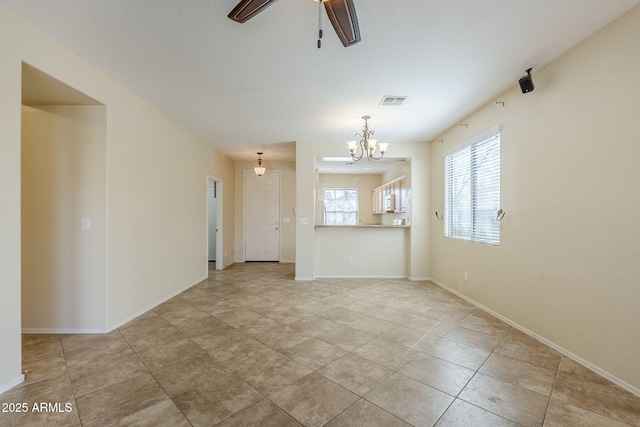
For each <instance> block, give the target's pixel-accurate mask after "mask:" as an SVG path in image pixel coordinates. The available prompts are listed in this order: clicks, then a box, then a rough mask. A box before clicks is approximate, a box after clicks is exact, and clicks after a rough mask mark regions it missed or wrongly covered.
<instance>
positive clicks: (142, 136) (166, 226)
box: [0, 6, 235, 392]
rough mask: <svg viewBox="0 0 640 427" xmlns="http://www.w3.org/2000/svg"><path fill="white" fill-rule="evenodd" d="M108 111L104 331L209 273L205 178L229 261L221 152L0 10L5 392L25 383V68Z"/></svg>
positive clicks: (226, 174)
mask: <svg viewBox="0 0 640 427" xmlns="http://www.w3.org/2000/svg"><path fill="white" fill-rule="evenodd" d="M23 62H26V63H28V64H30V65H32V66H33V67H35V68H37V69H39V70H41V71H42V72H44V73H46V74H49V75H50V76H52V77H54V78H56V79H57V80H59V81H61V82H62V83H64V84H66V85H68V86H70V87H72V88H74V89H76V90H77V91H79V92H82V93H84V94H86V95H87V96H89V97H91V98H93V99H95V100H97V101H99V102H100V103H102V104H103V105H105V106H106V108H107V126H106V134H107V145H106V155H107V165H106V177H107V178H106V179H107V182H106V194H107V197H106V198H107V205H106V213H105V217H106V230H107V237H106V249H105V250H106V261H105V262H106V293H105V295H104V298H105V299H106V307H105V310H106V321H105V323H106V327H107V329H109V330H110V329H113V328H115V327H117V326H119V325H121V324H123V323H125V322H127V321H128V320H130V319H131V318H133V317H135V316H136V315H138V314H141V313H143V312H144V311H146V310H148V309H149V308H151V307H153V306H155V305H156V304H158V303H160V302H162V301H163V300H165V299H167V298H169V297H171V296H172V295H175V294H177V293H179V292H180V291H182V290H183V289H186V288H188V287H190V286H192V285H193V284H195V283H197V282H198V281H200V280H202V279H204V278H205V277H206V276H207V267H208V266H207V264H208V263H207V233H206V229H207V207H206V204H207V176H214V177H216V178H218V179H221V180H223V183H224V188H225V193H224V200H223V203H224V207H223V209H224V221H225V224H224V239H225V240H224V248H225V252H227V253H228V254H229V256H228V257H225V260H224V261H225V264H226V263H230V262H232V260H233V252H234V250H233V244H234V237H233V232H234V228H233V227H234V220H233V217H234V192H233V188H234V186H235V180H234V165H233V162H232V161H231V160H230V159H229V158H228V157H227V156H225V155H224V154H222V153H220V152H218V151H217V150H216V149H214V148H213V147H212V146H211V145H209V144H207V143H206V142H205V141H203V140H202V139H200V138H199V137H198V136H196V135H194V134H193V133H191V132H190V131H188V130H187V129H186V128H184V127H183V126H182V125H181V124H179V123H177V122H176V121H175V120H173V119H171V118H170V117H168V116H166V115H165V114H163V113H162V112H160V111H158V110H157V109H156V108H155V107H153V106H152V105H151V104H149V103H148V102H146V101H145V100H143V99H140V98H139V97H137V96H136V95H135V94H133V93H132V92H130V91H129V90H127V89H126V88H124V87H123V86H122V85H120V84H119V83H117V82H115V81H114V80H112V79H111V78H110V77H108V76H107V75H105V74H104V73H102V72H101V71H100V70H98V69H96V68H95V67H94V66H92V65H91V64H89V63H87V62H86V61H84V60H83V59H82V58H81V57H80V56H79V55H77V54H76V53H75V52H72V51H71V50H69V49H67V48H65V47H63V46H61V45H60V44H58V43H57V42H55V41H53V40H52V39H51V38H49V37H48V36H47V35H45V34H43V33H42V32H40V31H39V30H37V29H35V28H34V27H32V26H31V25H29V24H28V23H26V22H25V21H24V20H22V19H21V18H20V17H18V16H17V15H15V14H14V13H12V12H10V11H8V10H7V9H6V8H4V7H3V6H0V141H1V143H0V235H1V236H2V238H1V239H0V283H1V284H2V286H0V342H2V351H1V352H0V392H3V391H5V390H6V389H8V388H10V387H12V386H14V385H16V384H18V383H19V382H21V381H22V379H23V377H22V374H21V372H22V369H21V365H22V363H21V362H22V361H21V311H20V306H21V297H20V292H21V272H20V265H21V256H20V251H21V249H20V245H21V243H20V240H21V236H20V230H21V219H20V203H21V202H20V187H21V180H20V147H21V138H20V126H21V120H20V114H21V87H22V85H21V75H22V63H23Z"/></svg>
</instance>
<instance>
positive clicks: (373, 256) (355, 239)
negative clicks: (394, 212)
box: [315, 227, 409, 278]
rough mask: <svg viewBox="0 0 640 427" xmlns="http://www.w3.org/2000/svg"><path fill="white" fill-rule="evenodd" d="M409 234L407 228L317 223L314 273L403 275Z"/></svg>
mask: <svg viewBox="0 0 640 427" xmlns="http://www.w3.org/2000/svg"><path fill="white" fill-rule="evenodd" d="M408 234H409V229H408V228H391V227H381V228H357V227H318V228H316V230H315V242H316V258H315V269H316V277H378V278H381V277H385V278H403V277H406V276H407V270H406V266H407V253H406V250H407V236H408ZM349 260H350V261H351V262H349Z"/></svg>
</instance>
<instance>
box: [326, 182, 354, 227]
mask: <svg viewBox="0 0 640 427" xmlns="http://www.w3.org/2000/svg"><path fill="white" fill-rule="evenodd" d="M327 191H333V192H334V194H335V192H336V191H353V192H355V210H331V211H330V210H329V209H328V206H327V205H328V201H327V199H326V196H325V194H326V192H327ZM322 203H323V204H324V218H323V224H324V225H337V226H340V225H358V223H359V219H360V191H359V189H358V188H354V187H327V188H323V189H322ZM340 212H342V213H355V222H354V223H353V224H351V223H349V224H336V223H335V222H334V223H330V222H327V217H328V214H329V213H340Z"/></svg>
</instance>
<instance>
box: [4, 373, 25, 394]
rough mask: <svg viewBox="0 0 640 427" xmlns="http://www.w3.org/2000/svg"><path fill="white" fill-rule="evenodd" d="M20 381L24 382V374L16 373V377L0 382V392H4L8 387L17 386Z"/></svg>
mask: <svg viewBox="0 0 640 427" xmlns="http://www.w3.org/2000/svg"><path fill="white" fill-rule="evenodd" d="M22 382H24V374H20V375H18V377H17V378H14V379H12V380H11V381H7V382H6V383H4V384H0V394H2V393H4V392H5V391H7V390H9V389H12V388H13V387H15V386H17V385H18V384H20V383H22Z"/></svg>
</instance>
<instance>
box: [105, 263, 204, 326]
mask: <svg viewBox="0 0 640 427" xmlns="http://www.w3.org/2000/svg"><path fill="white" fill-rule="evenodd" d="M208 277H209V275H208V274H207V275H206V276H204V277H202V278H200V279H198V280H196V281H195V282H193V283H191V284H190V285H187V286H185V287H184V288H182V289H178V290H177V291H175V292H173V293H172V294H170V295H168V296H167V297H165V298H163V299H161V300H159V301H157V302H155V303H153V304H151V305H149V306H147V307H146V308H143V309H142V310H140V311H138V312H137V313H135V314H132V315H131V316H129V317H127V318H125V319H124V320H122V321H120V322H118V323H116V324H114V325H113V326H108V328H107V331H106V332H111V331H113V330H115V329H118V328H119V327H120V326H122V325H124V324H126V323H128V322H130V321H132V320H133V319H135V318H136V317H138V316H140V315H142V314H144V313H146V312H147V311H149V310H152V309H154V308H155V307H157V306H159V305H160V304H162V303H163V302H166V301H168V300H170V299H171V298H173V297H175V296H176V295H178V294H180V293H182V292H184V291H186V290H187V289H189V288H192V287H194V286H195V285H197V284H198V283H200V282H202V281H204V280H207V278H208Z"/></svg>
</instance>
